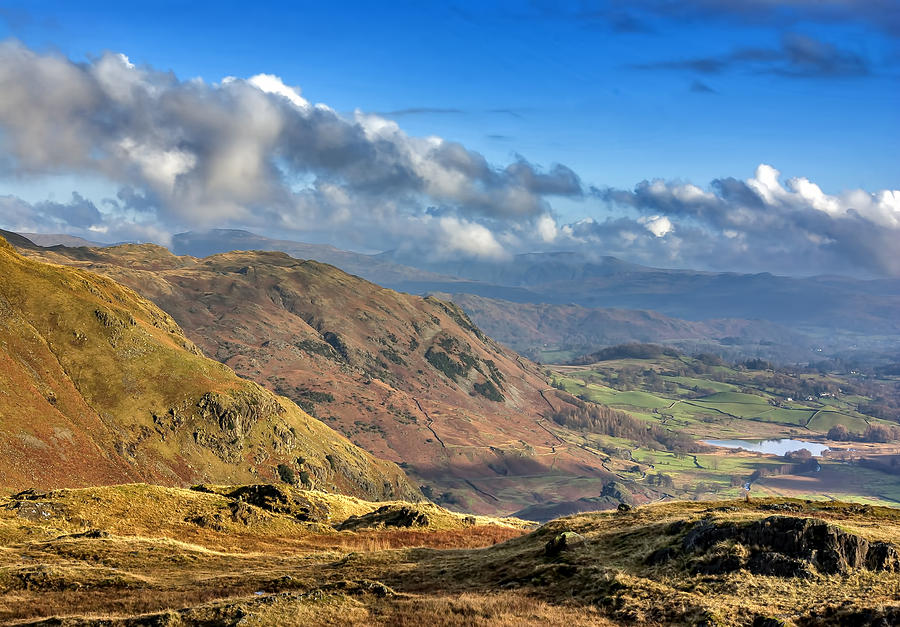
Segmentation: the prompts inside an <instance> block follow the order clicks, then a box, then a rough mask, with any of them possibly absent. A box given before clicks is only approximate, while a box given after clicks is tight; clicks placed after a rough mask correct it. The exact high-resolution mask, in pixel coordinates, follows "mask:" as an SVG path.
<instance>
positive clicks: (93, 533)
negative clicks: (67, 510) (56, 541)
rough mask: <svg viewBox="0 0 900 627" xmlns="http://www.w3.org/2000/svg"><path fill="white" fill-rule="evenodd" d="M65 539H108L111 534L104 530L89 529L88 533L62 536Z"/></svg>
mask: <svg viewBox="0 0 900 627" xmlns="http://www.w3.org/2000/svg"><path fill="white" fill-rule="evenodd" d="M62 537H64V538H92V539H97V538H108V537H109V532H108V531H103V530H102V529H88V530H87V531H82V532H81V533H72V534H69V535H67V536H62Z"/></svg>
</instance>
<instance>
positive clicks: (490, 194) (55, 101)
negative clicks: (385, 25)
mask: <svg viewBox="0 0 900 627" xmlns="http://www.w3.org/2000/svg"><path fill="white" fill-rule="evenodd" d="M445 111H449V109H447V110H445ZM409 112H410V111H408V112H407V113H409ZM0 168H2V171H0V175H5V176H17V177H32V178H33V179H34V180H40V177H42V176H50V175H55V174H59V173H65V174H76V175H77V174H83V175H88V176H92V177H102V178H103V179H106V180H107V181H110V182H112V183H113V184H116V185H119V186H120V187H121V190H122V191H120V193H119V194H118V195H117V197H116V198H110V199H106V200H105V201H104V203H102V205H103V206H102V209H103V211H102V212H101V213H100V214H99V216H100V217H101V218H102V219H103V220H105V221H106V222H117V223H118V224H120V225H121V224H124V222H123V221H127V220H128V219H130V218H131V219H133V220H138V222H139V223H140V224H143V225H148V224H151V223H152V224H154V225H155V228H156V229H157V230H158V231H159V232H165V231H166V230H168V231H170V232H171V231H172V230H175V229H183V228H202V227H208V226H224V225H240V226H244V227H251V228H257V229H278V230H285V229H287V230H293V231H311V230H321V231H328V230H329V229H335V228H337V227H338V226H340V225H346V224H351V223H352V224H355V225H357V226H361V227H362V226H363V225H365V226H366V227H367V229H368V230H367V231H365V232H366V234H367V235H369V236H371V234H372V233H373V232H377V231H380V230H382V229H381V227H380V226H379V224H380V221H385V222H386V223H392V224H394V225H396V224H397V223H398V222H399V221H402V220H403V219H407V220H411V219H418V218H419V217H421V216H422V215H424V211H425V207H428V206H441V207H444V208H445V209H446V210H447V211H449V212H451V213H452V214H453V215H454V216H456V218H457V219H458V223H456V224H454V225H451V226H447V227H446V228H434V229H429V230H428V231H427V233H426V234H427V235H430V236H434V237H441V236H444V237H446V238H452V237H457V234H458V233H460V232H463V233H468V234H470V235H472V236H473V237H476V236H479V237H480V235H479V233H480V231H478V230H477V229H475V228H474V227H472V226H470V227H467V228H468V230H466V229H465V228H463V227H464V226H465V225H471V224H474V223H475V222H477V221H479V220H481V221H492V220H500V221H512V222H516V221H524V222H528V221H530V220H532V219H533V218H534V217H536V216H540V215H543V214H545V213H547V212H548V211H549V210H550V205H549V199H550V198H551V197H554V196H569V197H579V196H581V195H582V194H583V188H582V184H581V181H580V180H579V178H578V176H577V175H576V174H575V173H574V172H573V171H572V170H571V169H569V168H567V167H565V166H563V165H552V166H551V167H550V168H548V169H542V168H539V167H537V166H535V165H533V164H532V163H530V162H528V161H527V160H526V159H524V158H522V157H517V158H516V159H515V160H514V161H513V162H512V163H509V164H508V165H506V166H496V165H494V164H491V163H488V162H487V160H486V159H485V158H484V157H483V156H482V155H481V154H479V153H477V152H475V151H473V150H470V149H468V148H466V147H465V146H463V145H461V144H459V143H456V142H451V141H447V140H444V139H442V138H440V137H435V136H430V137H412V136H409V135H407V134H406V133H405V132H404V131H403V130H402V129H401V127H400V126H399V125H398V124H397V123H396V122H395V121H393V120H391V119H388V118H387V117H385V116H382V115H376V114H368V113H364V112H361V111H357V112H355V113H354V114H353V115H352V116H350V117H346V116H342V115H340V114H338V113H337V112H336V111H334V110H333V109H332V108H330V107H328V106H326V105H323V104H312V103H311V102H310V101H308V100H307V99H306V98H305V97H304V96H302V95H301V91H300V89H299V88H297V87H292V86H289V85H286V84H285V83H284V81H283V80H282V79H281V78H279V77H278V76H275V75H272V74H257V75H255V76H252V77H250V78H248V79H246V80H245V79H240V78H234V77H227V78H225V79H223V80H222V81H221V82H220V83H207V82H204V81H202V80H200V79H195V80H188V81H182V80H179V79H178V78H177V77H176V76H174V75H173V74H172V73H170V72H160V71H157V70H154V69H153V68H151V67H136V66H135V65H134V64H132V63H131V62H130V61H129V60H128V58H127V57H126V56H124V55H122V54H117V53H106V54H104V55H102V56H101V57H99V58H97V59H94V60H92V61H90V62H87V63H75V62H72V61H70V60H69V59H67V58H65V57H62V56H59V55H57V54H52V53H51V54H39V53H36V52H34V51H32V50H30V49H28V48H26V47H25V46H23V45H21V44H19V43H16V42H5V43H3V44H0ZM98 202H99V200H98ZM95 209H96V208H95ZM34 210H35V211H36V212H39V215H42V216H47V217H50V218H52V219H53V220H56V221H55V222H52V224H55V225H64V226H67V227H72V228H88V227H89V226H92V225H88V224H87V223H88V222H90V221H91V220H96V219H97V217H98V216H97V215H95V214H93V213H90V212H87V211H86V210H85V211H83V212H81V213H79V212H76V210H75V208H74V206H73V207H69V208H68V209H67V210H66V211H67V212H68V213H64V212H62V210H60V211H57V212H55V213H54V211H51V210H50V208H49V207H44V208H38V207H37V206H35V207H34ZM35 215H38V214H37V213H36V214H35ZM64 215H65V216H68V218H66V219H63V216H64ZM134 216H138V218H135V217H134ZM76 218H77V219H76ZM138 222H135V224H138ZM448 224H449V223H448ZM375 239H377V238H375ZM480 241H481V242H482V245H480V246H477V247H475V248H478V249H479V250H484V251H487V253H486V254H489V255H492V254H495V252H496V251H491V250H490V248H491V246H490V245H488V244H489V243H488V242H486V240H485V239H484V238H483V237H482V238H481V240H480ZM453 246H455V248H454V249H458V250H460V251H463V252H465V251H466V250H469V249H468V248H466V247H460V246H459V245H455V244H454V245H453ZM453 246H451V248H453Z"/></svg>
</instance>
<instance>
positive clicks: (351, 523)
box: [338, 505, 428, 531]
mask: <svg viewBox="0 0 900 627" xmlns="http://www.w3.org/2000/svg"><path fill="white" fill-rule="evenodd" d="M427 526H428V516H427V515H426V514H425V512H422V511H419V510H417V509H415V508H412V507H408V506H406V505H402V506H396V505H384V506H382V507H379V508H378V509H376V510H375V511H374V512H369V513H368V514H363V515H362V516H351V517H350V518H348V519H347V520H345V521H344V522H343V523H341V525H340V527H338V529H339V530H340V531H345V530H354V529H366V528H378V527H427Z"/></svg>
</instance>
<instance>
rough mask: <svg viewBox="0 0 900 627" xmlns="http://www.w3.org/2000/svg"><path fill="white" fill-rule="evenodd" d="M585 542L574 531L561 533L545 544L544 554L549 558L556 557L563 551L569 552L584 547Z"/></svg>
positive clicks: (582, 537) (581, 536)
mask: <svg viewBox="0 0 900 627" xmlns="http://www.w3.org/2000/svg"><path fill="white" fill-rule="evenodd" d="M585 543H586V540H585V539H584V536H583V535H581V534H579V533H575V532H574V531H563V532H562V533H560V534H557V535H556V536H555V537H554V538H553V539H552V540H550V541H549V542H547V544H546V546H545V547H544V553H546V554H547V555H549V556H551V557H552V556H556V555H559V554H560V553H562V552H563V551H571V550H572V549H575V548H579V547H582V546H584V545H585Z"/></svg>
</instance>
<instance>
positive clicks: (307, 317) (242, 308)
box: [28, 245, 655, 513]
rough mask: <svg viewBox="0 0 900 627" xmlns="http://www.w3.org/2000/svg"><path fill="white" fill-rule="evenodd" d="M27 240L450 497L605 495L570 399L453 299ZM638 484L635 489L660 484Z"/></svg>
mask: <svg viewBox="0 0 900 627" xmlns="http://www.w3.org/2000/svg"><path fill="white" fill-rule="evenodd" d="M28 252H29V254H33V255H39V256H42V257H43V258H45V259H47V260H52V261H54V262H56V263H66V264H75V265H81V266H84V267H86V268H89V269H90V270H92V271H94V272H98V273H102V274H105V275H107V276H110V277H112V278H114V279H115V280H117V281H119V282H121V283H123V284H125V285H129V286H131V287H133V288H134V289H136V290H139V291H140V292H141V294H142V295H144V296H145V297H147V298H150V299H151V300H153V301H154V302H155V303H156V304H157V305H159V306H160V307H161V308H163V309H164V310H166V311H167V312H169V313H170V314H171V315H172V316H173V318H174V319H175V320H176V321H177V322H178V323H179V324H180V325H181V326H182V328H184V329H185V332H186V333H187V336H188V337H189V338H190V339H191V340H192V341H194V342H196V343H197V344H198V345H199V346H200V347H201V348H202V349H203V351H204V352H205V353H206V354H208V355H211V356H214V357H215V358H216V359H218V360H219V361H221V362H223V363H225V364H227V365H228V366H229V367H231V368H233V369H234V370H235V371H236V372H237V373H238V374H240V375H241V376H244V377H246V378H248V379H252V380H254V381H256V382H258V383H260V384H262V385H265V386H267V387H268V388H269V389H271V390H273V391H275V392H277V393H279V394H283V395H285V396H288V397H289V398H291V399H293V400H295V401H296V402H297V403H299V404H300V405H301V406H302V407H304V408H305V409H306V410H307V411H309V412H310V413H311V414H313V415H315V416H317V417H318V418H320V419H322V420H324V421H326V422H327V423H328V424H329V425H331V426H333V427H335V428H337V429H339V430H340V431H341V432H343V433H344V434H345V435H347V436H348V437H350V438H351V439H352V440H353V441H354V442H355V443H356V444H358V445H359V446H361V447H363V448H365V449H366V450H368V451H370V452H372V453H374V454H375V455H377V456H379V457H382V458H385V459H390V460H392V461H395V462H398V463H401V464H402V465H403V467H404V469H406V471H407V472H408V473H409V474H410V476H412V477H414V478H416V479H417V480H418V481H420V482H421V483H422V484H423V485H424V486H425V490H426V495H431V496H433V497H434V498H435V499H437V500H438V501H439V502H441V503H444V504H447V505H451V506H453V507H460V508H465V509H467V510H469V511H476V512H484V513H497V512H503V513H508V512H512V511H516V510H518V509H521V508H523V507H527V506H528V505H532V504H535V503H539V502H542V501H543V500H545V499H546V498H548V495H555V496H559V497H562V498H566V499H572V500H574V499H578V498H582V497H593V496H597V495H598V494H599V493H600V491H601V490H602V487H603V485H604V483H605V482H607V481H609V480H611V479H612V473H611V472H610V471H609V470H607V469H606V468H604V463H605V462H604V460H605V459H606V456H605V455H601V454H599V453H598V452H596V451H593V450H589V449H588V448H586V447H583V446H581V445H580V442H579V443H574V442H569V441H568V440H567V439H566V438H567V437H568V436H567V435H566V430H565V429H564V428H562V427H559V426H558V425H555V424H548V422H547V421H546V420H545V418H544V417H545V415H546V414H548V413H549V412H553V411H555V410H556V409H558V408H559V407H561V406H563V405H565V404H566V403H567V401H566V400H565V399H564V398H561V397H560V396H559V394H560V393H559V392H558V391H556V390H553V391H551V390H550V387H549V385H548V383H547V379H546V377H545V375H544V374H543V373H542V372H541V371H540V370H539V369H538V367H537V366H536V365H535V364H533V363H531V362H529V361H527V360H525V359H522V358H521V357H519V356H518V355H517V354H516V353H514V352H513V351H511V350H509V349H507V348H505V347H503V346H502V345H500V344H498V343H497V342H495V341H494V340H492V339H491V338H490V337H489V336H487V335H485V334H484V333H483V332H482V331H481V330H480V329H479V328H478V327H476V326H475V325H474V324H473V323H472V322H471V320H470V319H469V318H468V316H467V315H466V314H465V313H464V312H463V311H462V310H461V309H460V308H459V307H457V306H456V305H454V304H452V303H447V302H443V301H441V300H438V299H435V298H422V297H418V296H411V295H409V294H403V293H398V292H395V291H392V290H388V289H384V288H381V287H379V286H377V285H374V284H372V283H369V282H368V281H365V280H363V279H360V278H358V277H354V276H352V275H349V274H347V273H345V272H343V271H341V270H338V269H337V268H335V267H333V266H329V265H326V264H322V263H319V262H315V261H302V260H298V259H294V258H292V257H290V256H288V255H286V254H284V253H278V252H260V251H257V252H231V253H225V254H219V255H212V256H210V257H207V258H205V259H196V258H193V257H188V256H176V255H173V254H172V253H170V252H169V251H168V250H166V249H165V248H162V247H159V246H153V245H140V246H137V245H123V246H115V247H108V248H102V249H84V248H73V249H65V248H54V249H43V250H35V251H28ZM545 393H546V394H545ZM635 490H636V492H637V497H636V498H637V499H638V500H639V501H640V500H641V499H643V498H645V497H644V495H645V494H648V495H649V494H651V493H653V490H652V489H645V487H644V486H637V487H636V488H635ZM647 498H650V497H649V496H648V497H647ZM653 498H655V496H653Z"/></svg>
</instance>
